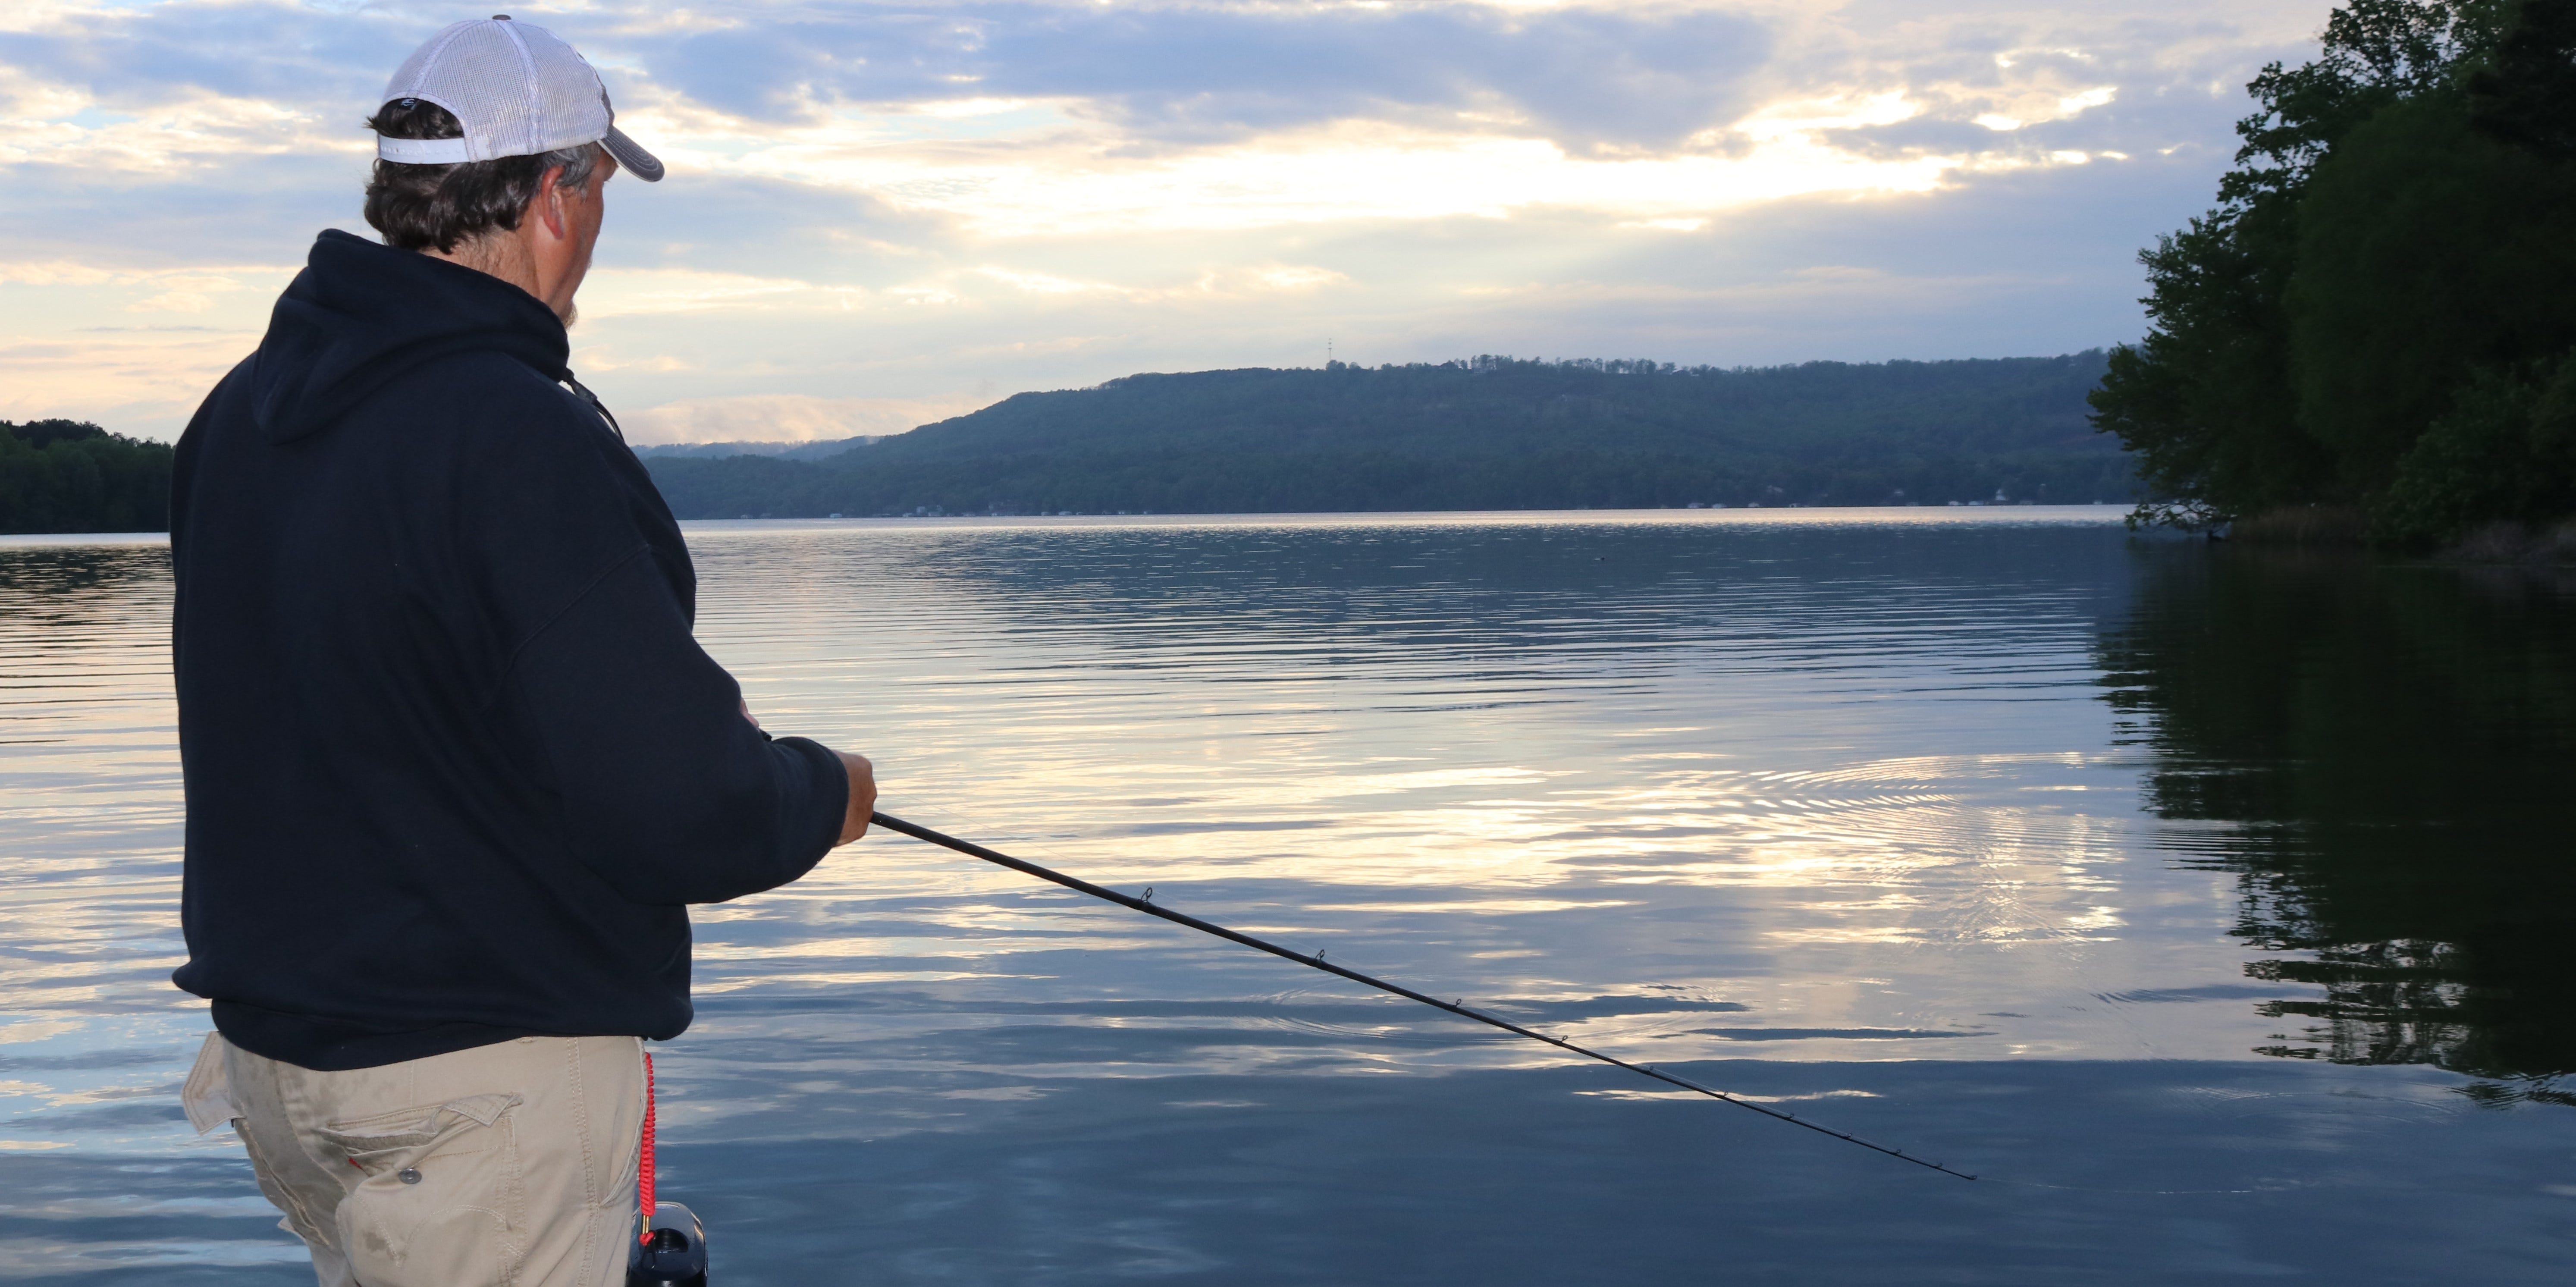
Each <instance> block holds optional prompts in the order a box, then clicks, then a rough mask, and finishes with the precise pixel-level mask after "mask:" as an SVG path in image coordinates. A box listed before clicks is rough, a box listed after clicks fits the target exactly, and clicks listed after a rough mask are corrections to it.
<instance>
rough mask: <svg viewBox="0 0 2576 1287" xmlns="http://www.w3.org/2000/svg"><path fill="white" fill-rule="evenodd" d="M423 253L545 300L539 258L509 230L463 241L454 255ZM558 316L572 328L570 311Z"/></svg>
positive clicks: (433, 249) (427, 250)
mask: <svg viewBox="0 0 2576 1287" xmlns="http://www.w3.org/2000/svg"><path fill="white" fill-rule="evenodd" d="M420 253H422V254H424V255H427V256H429V257H430V258H432V259H444V260H446V261H447V262H449V263H451V264H457V265H460V266H462V267H466V268H471V269H473V270H474V271H476V272H478V273H485V274H488V275H490V276H493V277H498V278H500V279H501V280H503V281H505V282H508V283H510V284H511V285H513V286H516V287H518V288H519V289H521V290H523V291H526V292H528V294H529V295H531V296H534V297H535V298H536V299H537V300H538V301H539V302H543V301H544V299H545V296H544V294H543V293H542V292H541V291H540V289H539V286H538V283H537V261H536V256H535V255H534V254H531V253H530V252H529V250H528V246H527V243H526V242H524V241H522V240H520V239H519V238H518V237H517V236H515V235H513V234H512V233H511V232H509V231H507V230H504V229H497V228H496V229H494V230H492V231H491V232H487V233H485V234H483V235H482V236H480V237H476V238H474V239H472V240H470V241H460V242H458V243H456V249H454V250H452V251H450V250H440V249H439V248H438V247H436V246H425V247H423V248H422V249H421V252H420ZM557 316H559V317H561V318H562V319H563V324H564V325H565V326H571V325H572V323H573V316H574V311H573V310H571V309H567V310H566V311H565V312H562V313H559V314H557Z"/></svg>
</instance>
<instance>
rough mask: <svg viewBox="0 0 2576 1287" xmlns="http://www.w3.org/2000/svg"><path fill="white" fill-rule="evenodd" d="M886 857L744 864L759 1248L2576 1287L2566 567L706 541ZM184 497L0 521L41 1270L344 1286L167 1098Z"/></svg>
mask: <svg viewBox="0 0 2576 1287" xmlns="http://www.w3.org/2000/svg"><path fill="white" fill-rule="evenodd" d="M690 541H691V544H692V547H693V548H694V549H695V551H696V553H697V557H698V561H699V569H700V574H701V577H702V578H703V581H704V587H705V589H704V598H703V607H702V611H701V614H700V619H699V634H700V637H701V638H702V639H703V640H704V641H705V643H706V645H707V647H708V648H709V649H710V650H711V651H712V652H713V653H714V654H715V655H716V656H717V657H718V658H719V659H721V660H722V661H724V662H725V663H726V664H727V665H728V666H729V667H731V668H732V669H733V671H734V673H735V674H737V675H738V676H740V677H741V678H742V681H743V684H744V688H745V690H746V693H747V695H748V698H749V701H750V703H751V705H752V707H753V709H754V710H755V711H756V712H757V713H758V714H759V715H760V716H761V718H762V720H763V721H764V722H765V723H766V725H767V726H768V727H769V728H771V729H772V730H774V731H781V732H796V733H804V734H808V735H812V736H815V737H818V738H820V739H822V740H824V741H826V742H828V743H831V744H834V745H841V746H847V747H850V748H853V749H858V750H863V751H865V752H867V753H869V754H870V755H872V756H874V757H875V758H876V761H877V764H878V766H879V772H880V775H881V778H882V781H883V783H884V787H885V795H884V799H883V807H884V808H885V809H886V810H887V811H889V812H891V813H895V814H898V815H900V816H903V817H906V818H909V819H911V820H913V821H916V822H920V823H923V824H926V825H929V826H933V827H938V828H941V829H944V830H948V831H951V832H954V833H957V834H961V835H964V836H967V837H970V838H973V839H978V840H982V841H984V842H986V843H988V844H992V845H994V846H996V847H999V848H1002V849H1004V850H1007V851H1009V852H1012V853H1015V854H1018V855H1020V856H1022V857H1026V858H1030V859H1034V860H1036V861H1040V862H1045V863H1049V864H1051V865H1056V866H1059V867H1062V868H1064V869H1066V870H1069V871H1072V872H1075V873H1077V874H1081V875H1085V876H1088V877H1091V878H1093V879H1095V880H1098V881H1101V882H1102V883H1105V884H1110V885H1113V886H1117V887H1120V888H1124V889H1128V890H1131V891H1134V890H1139V889H1142V888H1143V887H1145V886H1149V885H1150V886H1152V887H1153V888H1154V890H1155V891H1156V893H1155V897H1156V901H1158V902H1160V903H1163V904H1166V905H1170V906H1173V907H1176V908H1179V909H1181V910H1184V911H1188V912H1191V913H1194V914H1197V915H1201V916H1204V917H1207V918H1209V919H1212V920H1216V921H1218V922H1221V923H1224V924H1228V925H1232V926H1235V927H1237V928H1240V929H1244V930H1247V931H1250V932H1253V933H1258V934H1263V935H1268V936H1272V937H1275V938H1277V939H1279V940H1281V941H1282V942H1284V943H1286V944H1287V945H1288V946H1291V947H1295V948H1298V949H1300V950H1314V949H1319V948H1320V949H1326V950H1328V951H1329V953H1330V955H1331V957H1332V959H1334V960H1335V961H1337V962H1342V963H1345V964H1348V965H1350V966H1352V967H1353V968H1356V969H1361V970H1366V971H1371V972H1375V973H1380V974H1383V975H1386V976H1388V977H1391V978H1394V979H1396V980H1398V981H1400V982H1406V983H1409V984H1414V985H1417V986H1420V987H1422V988H1423V989H1424V990H1426V991H1430V992H1434V993H1437V994H1439V995H1442V996H1458V997H1463V998H1465V999H1466V1000H1467V1001H1468V1002H1469V1003H1470V1004H1474V1005H1481V1006H1484V1007H1488V1008H1490V1009H1492V1010H1494V1011H1496V1012H1497V1013H1501V1014H1505V1015H1508V1016H1510V1017H1513V1018H1516V1019H1519V1020H1521V1021H1523V1022H1527V1023H1531V1024H1533V1025H1534V1026H1538V1027H1540V1028H1542V1029H1543V1030H1545V1031H1549V1032H1554V1033H1560V1034H1563V1035H1564V1036H1566V1037H1569V1038H1571V1039H1574V1040H1578V1041H1581V1042H1585V1043H1589V1044H1592V1045H1594V1046H1597V1047H1600V1048H1602V1049H1605V1050H1607V1051H1610V1052H1612V1053H1615V1054H1618V1055H1621V1056H1623V1057H1626V1058H1631V1059H1635V1060H1638V1061H1640V1062H1651V1063H1654V1064H1657V1065H1659V1066H1664V1067H1669V1068H1672V1069H1674V1070H1676V1071H1679V1072H1682V1073H1683V1074H1685V1075H1687V1076H1691V1077H1694V1078H1697V1079H1700V1080H1702V1081H1706V1082H1709V1083H1711V1084H1715V1085H1718V1086H1721V1087H1725V1088H1727V1089H1730V1090H1733V1091H1737V1092H1740V1093H1743V1094H1745V1095H1747V1096H1751V1097H1758V1098H1760V1099H1762V1100H1763V1101H1764V1102H1767V1103H1771V1104H1774V1105H1775V1106H1779V1107H1783V1108H1786V1109H1788V1110H1791V1111H1796V1112H1799V1113H1801V1114H1812V1115H1813V1116H1814V1117H1816V1118H1817V1119H1819V1120H1822V1121H1825V1122H1827V1123H1829V1124H1831V1125H1833V1126H1836V1127H1838V1128H1840V1129H1844V1130H1850V1131H1855V1132H1858V1133H1860V1134H1863V1135H1866V1136H1869V1137H1871V1138H1873V1139H1879V1140H1883V1141H1885V1142H1887V1143H1889V1144H1892V1145H1896V1146H1900V1147H1903V1148H1906V1149H1908V1150H1909V1151H1915V1152H1920V1153H1922V1154H1924V1155H1926V1156H1930V1157H1935V1158H1939V1159H1941V1160H1943V1161H1946V1162H1949V1163H1951V1164H1953V1165H1955V1166H1958V1167H1960V1168H1962V1169H1964V1170H1968V1171H1972V1172H1975V1173H1977V1174H1979V1175H1981V1176H1984V1177H1986V1178H1985V1179H1983V1180H1980V1181H1978V1182H1976V1183H1968V1182H1964V1181H1961V1180H1956V1179H1952V1178H1949V1177H1946V1176H1942V1175H1938V1174H1935V1173H1933V1172H1930V1171H1926V1170H1922V1169H1920V1168H1916V1167H1912V1166H1907V1165H1905V1164H1903V1163H1902V1162H1898V1161H1895V1160H1892V1159H1889V1158H1885V1157H1881V1156H1878V1155H1874V1154H1871V1153H1867V1152H1864V1151H1862V1150H1860V1149H1856V1148H1853V1147H1851V1146H1849V1145H1846V1144H1843V1143H1840V1142H1837V1141H1834V1140H1830V1139H1826V1138H1823V1137H1821V1136H1818V1135H1814V1134H1811V1133H1809V1132H1805V1131H1800V1130H1797V1129H1795V1128H1793V1127H1790V1126H1786V1125H1783V1124H1781V1123H1778V1122H1773V1121H1769V1120H1766V1119H1764V1118H1761V1117H1759V1116H1757V1115H1755V1114H1752V1113H1748V1112H1745V1111H1742V1110H1741V1109H1738V1108H1733V1107H1729V1106H1727V1105H1725V1104H1721V1103H1716V1102H1713V1101H1709V1100H1706V1099H1701V1098H1697V1097H1694V1096H1688V1095H1682V1094H1674V1093H1665V1092H1664V1091H1663V1090H1662V1089H1661V1088H1659V1087H1658V1086H1657V1085H1656V1084H1655V1083H1652V1082H1649V1081H1645V1080H1643V1079H1641V1078H1638V1077H1636V1076H1634V1075H1633V1074H1629V1073H1625V1072H1621V1071H1619V1070H1617V1069H1613V1068H1607V1067H1603V1066H1600V1065H1594V1064H1586V1063H1580V1062H1575V1061H1571V1060H1569V1059H1568V1058H1566V1057H1565V1056H1564V1055H1562V1054H1560V1053H1558V1052H1556V1051H1553V1050H1551V1049H1549V1048H1546V1047H1542V1046H1539V1045H1536V1044H1535V1043H1531V1042H1527V1041H1522V1040H1518V1039H1515V1038H1511V1037H1508V1036H1504V1035H1502V1034H1499V1033H1494V1032H1491V1031H1490V1030H1485V1029H1480V1028H1477V1027H1475V1026H1474V1025H1470V1024H1466V1023H1463V1022H1461V1021H1459V1020H1457V1019H1454V1018H1451V1017H1449V1016H1446V1015H1443V1014H1440V1013H1437V1012H1434V1011H1430V1010H1427V1009H1424V1008H1423V1007H1420V1006H1416V1005H1412V1004H1410V1003H1406V1002H1403V1001H1399V1000H1396V999H1394V998H1390V997H1384V996H1378V995H1373V994H1370V993H1367V992H1365V991H1363V990H1361V989H1359V988H1357V987H1355V986H1353V985H1349V984H1346V983H1343V982H1341V981H1338V980H1335V979H1332V978H1330V977H1327V976H1324V975H1321V974H1318V973H1316V972H1313V971H1310V970H1305V969H1301V968H1299V967H1297V966H1294V965H1291V964H1289V963H1287V962H1283V961H1279V960H1276V959H1274V958H1270V957H1266V956H1262V955H1259V954H1256V953H1253V952H1250V951H1247V950H1245V949H1242V948H1240V947H1235V946H1232V945H1229V944H1225V943H1222V942H1219V941H1216V940H1212V939H1206V938H1203V937H1200V936H1196V935H1193V934H1191V933H1189V932H1187V931H1185V930H1182V929H1179V928H1177V927H1173V926H1170V925H1166V924H1163V923H1161V922H1157V921H1152V920H1149V919H1146V918H1143V917H1139V916H1137V915H1135V914H1133V913H1131V912H1127V911H1124V910H1122V909H1119V908H1115V907H1111V906H1107V905H1104V904H1100V903H1097V902H1092V901H1088V900H1084V899H1081V898H1079V897H1076V896H1074V895H1072V894H1070V893H1068V892H1066V891H1063V890H1059V889H1056V888H1054V887H1052V886H1047V885H1043V884H1038V883H1035V882H1032V881H1029V880H1027V879H1026V878H1023V877H1020V876H1018V875H1015V874H1013V873H1010V872H1007V871H1003V870H1000V869H998V868H993V867H990V866H986V865H984V864H980V863H975V862H972V861H970V860H967V859H963V858H960V857H957V856H955V855H952V854H948V853H946V852H944V851H941V850H937V849H933V848H931V847H929V846H926V845H923V844H920V843H918V842H915V841H912V840H909V839H906V838H903V837H900V836H889V835H884V834H877V835H872V836H871V837H870V838H869V839H867V840H866V841H865V842H863V843H861V844H859V845H856V846H853V847H850V848H848V849H844V850H841V851H839V852H837V853H836V854H835V855H834V856H832V857H831V858H830V859H828V860H827V861H826V862H825V863H824V865H823V866H822V867H821V868H820V869H818V870H817V871H816V872H815V874H814V875H813V876H812V877H810V878H808V879H807V880H805V881H803V882H800V883H798V884H796V885H794V886H791V887H789V888H786V889H782V890H779V891H776V892H774V893H771V894H766V895H762V896H759V897H755V898H749V899H744V900H742V901H740V902H738V903H734V904H729V905H725V906H719V907H711V908H705V909H701V911H702V915H701V916H700V918H699V922H698V923H699V926H700V931H699V933H700V946H699V949H698V956H697V960H698V970H699V976H698V977H699V984H698V996H699V999H700V1006H699V1019H698V1023H697V1026H696V1027H694V1028H693V1029H692V1030H691V1031H690V1032H689V1033H688V1034H687V1035H685V1036H684V1037H682V1038H681V1039H679V1040H678V1041H675V1042H672V1043H670V1044H669V1045H668V1046H667V1047H664V1048H662V1050H661V1051H660V1053H659V1054H658V1057H657V1064H658V1067H659V1069H660V1070H661V1074H662V1084H663V1094H664V1097H663V1100H662V1110H661V1111H662V1119H663V1122H664V1128H663V1131H664V1134H663V1144H662V1148H663V1159H664V1163H663V1168H664V1169H663V1173H662V1174H663V1186H664V1190H665V1192H666V1193H668V1194H670V1195H672V1196H675V1197H678V1198H680V1199H682V1200H685V1201H688V1202H690V1203H691V1204H692V1205H693V1206H695V1207H696V1208H697V1209H698V1210H699V1211H700V1212H701V1213H702V1214H704V1215H705V1216H706V1217H707V1218H708V1220H709V1225H710V1233H711V1240H712V1247H713V1251H714V1253H715V1257H716V1270H717V1272H716V1277H715V1281H716V1282H717V1283H719V1284H724V1285H726V1287H732V1285H735V1284H754V1283H758V1284H781V1285H786V1284H811V1283H885V1284H913V1283H921V1284H929V1283H961V1284H967V1283H971V1284H1005V1283H1032V1284H1040V1283H1042V1284H1087V1283H1106V1282H1131V1281H1144V1282H1173V1283H1227V1284H1268V1283H1277V1284H1411V1283H1421V1284H1455V1283H1476V1284H1490V1285H1495V1287H1507V1285H1512V1284H1541V1283H1545V1284H1563V1283H1597V1282H1616V1281H1626V1282H1647V1283H1681V1282H1691V1283H1697V1282H1711V1281H1725V1282H1734V1281H1746V1282H1783V1283H1801V1284H1810V1283H1832V1284H1840V1283H2010V1284H2034V1285H2038V1284H2048V1285H2051V1287H2058V1285H2063V1284H2079V1283H2084V1284H2089V1283H2141V1284H2144V1283H2159V1284H2161V1283H2175V1282H2214V1281H2232V1280H2236V1279H2261V1280H2267V1281H2276V1280H2287V1281H2317V1282H2334V1283H2417V1282H2421V1283H2433V1282H2447V1283H2460V1282H2477V1283H2522V1282H2551V1283H2562V1282H2566V1281H2568V1280H2569V1279H2570V1278H2571V1277H2572V1276H2576V1086H2569V1085H2562V1083H2561V1082H2560V1080H2559V1077H2560V1075H2561V1074H2562V1073H2564V1072H2566V1071H2568V1070H2569V1069H2570V1068H2576V973H2571V971H2570V970H2569V968H2568V965H2569V951H2570V944H2571V943H2576V937H2571V934H2570V931H2571V929H2576V862H2571V859H2576V845H2571V843H2570V840H2569V833H2568V825H2567V823H2568V806H2567V801H2568V799H2569V798H2571V791H2570V783H2571V781H2576V776H2572V775H2571V770H2576V596H2571V593H2570V590H2571V587H2569V586H2567V585H2563V584H2557V583H2554V582H2552V581H2549V580H2546V579H2535V578H2532V577H2529V576H2525V575H2521V574H2512V573H2463V572H2458V571H2449V570H2441V569H2421V568H2413V569H2410V568H2388V567H2374V566H2372V565H2370V564H2369V563H2367V562H2365V561H2360V560H2355V559H2345V558H2317V557H2309V558H2300V557H2282V556H2278V555H2266V554H2264V553H2262V552H2260V551H2252V550H2240V549H2231V548H2224V547H2219V548H2212V547H2209V546H2206V545H2203V544H2199V543H2194V542H2184V541H2142V540H2138V539H2134V538H2132V537H2130V536H2129V535H2128V534H2127V533H2125V532H2124V531H2123V530H2122V529H2121V528H2120V526H2119V525H2118V523H2117V522H2116V516H2115V515H2114V514H2112V513H2111V512H2110V511H2108V510H2107V509H2103V508H2083V509H2061V510H2051V509H2030V508H2021V509H2013V510H1973V511H1960V510H1876V511H1826V510H1802V511H1724V512H1699V513H1694V512H1688V511H1684V512H1662V513H1631V514H1608V513H1587V514H1550V515H1440V516H1334V517H1321V518H1282V519H1274V518H1246V519H1217V520H1210V519H1193V518H1170V519H1164V518H1151V519H1147V518H1138V519H1061V520H1034V521H1032V520H995V521H954V520H951V521H935V520H933V521H920V522H903V521H892V522H878V521H870V522H850V523H830V524H790V523H776V524H771V523H739V524H728V523H709V524H694V525H691V528H690ZM169 594H170V586H169V578H168V572H167V563H166V558H165V555H164V551H163V549H162V548H161V547H160V545H159V544H157V543H155V542H150V541H124V542H117V541H108V542H89V541H75V540H70V539H64V538H50V539H28V538H13V539H11V540H9V541H7V542H6V543H5V544H0V685H5V687H0V1011H5V1012H0V1278H18V1279H33V1280H40V1281H63V1282H78V1283H102V1284H104V1283H127V1282H132V1283H146V1282H148V1283H153V1284H182V1283H185V1284H194V1283H207V1284H213V1283H223V1284H252V1283H278V1284H285V1283H294V1282H310V1281H311V1278H310V1275H309V1273H308V1272H307V1271H306V1270H305V1269H303V1268H302V1267H301V1265H302V1260H301V1253H300V1250H299V1249H298V1248H297V1247H296V1245H295V1244H294V1242H293V1241H292V1239H291V1238H290V1237H288V1236H287V1235H285V1234H282V1233H280V1232H278V1231H277V1230H276V1229H275V1228H274V1227H273V1221H274V1213H273V1212H271V1211H269V1210H268V1209H267V1207H266V1204H265V1203H264V1202H263V1201H262V1200H261V1199H260V1198H259V1197H258V1195H257V1193H256V1191H255V1190H254V1189H253V1187H252V1185H251V1180H250V1175H249V1170H248V1167H247V1165H246V1164H245V1163H244V1161H243V1160H242V1157H241V1154H240V1151H239V1148H238V1146H237V1145H236V1144H235V1143H234V1142H233V1141H232V1139H231V1138H230V1135H229V1133H227V1132H224V1131H220V1130H219V1131H217V1132H216V1133H214V1134H213V1135H210V1136H208V1137H205V1138H203V1139H200V1138H196V1137H194V1136H192V1135H191V1134H190V1133H189V1131H188V1129H187V1127H186V1125H185V1123H184V1122H183V1121H182V1120H181V1118H180V1114H179V1111H178V1108H177V1105H176V1102H175V1098H174V1095H175V1091H176V1087H177V1084H178V1081H179V1079H180V1077H181V1075H182V1074H183V1073H184V1071H185V1066H186V1063H187V1060H188V1058H189V1056H190V1055H191V1054H192V1052H193V1051H194V1048H195V1046H196V1044H197V1041H198V1040H199V1038H200V1036H201V1034H202V1033H203V1032H204V1031H205V1021H204V1017H203V1010H202V1005H201V1004H200V1003H198V1002H196V1001H195V1000H194V999H192V998H189V997H187V996H185V995H183V994H181V993H179V992H177V991H175V990H173V989H171V988H170V987H169V986H168V983H167V974H168V971H169V970H170V969H171V968H172V967H173V966H174V965H175V964H176V963H177V962H178V960H179V959H180V956H181V951H182V949H181V945H180V942H179V938H178V929H177V895H178V844H179V835H180V818H181V808H182V805H181V799H180V791H179V778H178V763H177V756H176V753H175V750H174V749H173V744H172V732H171V726H172V707H171V699H170V693H169V681H168V671H167V654H166V645H167V612H168V606H169Z"/></svg>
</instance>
